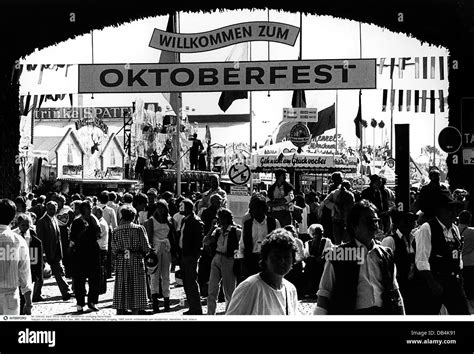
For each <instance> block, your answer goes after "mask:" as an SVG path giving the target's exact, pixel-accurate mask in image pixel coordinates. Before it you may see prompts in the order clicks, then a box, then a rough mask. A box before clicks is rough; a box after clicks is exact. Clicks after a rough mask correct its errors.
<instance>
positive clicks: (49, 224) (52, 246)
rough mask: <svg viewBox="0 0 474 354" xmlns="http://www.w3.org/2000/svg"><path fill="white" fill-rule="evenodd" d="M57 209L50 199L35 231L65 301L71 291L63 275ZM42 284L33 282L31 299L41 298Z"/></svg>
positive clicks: (37, 299) (69, 296) (39, 281)
mask: <svg viewBox="0 0 474 354" xmlns="http://www.w3.org/2000/svg"><path fill="white" fill-rule="evenodd" d="M57 210H58V204H57V203H56V202H53V201H50V202H48V203H47V204H46V213H45V214H44V216H43V217H42V218H41V219H39V220H38V222H37V224H36V233H37V236H38V238H39V239H40V240H41V242H42V243H43V249H44V252H45V254H46V262H48V263H49V265H50V266H51V272H52V274H53V275H54V277H55V278H56V282H57V284H58V287H59V290H60V291H61V295H62V297H63V300H64V301H67V300H69V299H70V298H71V293H70V290H69V285H68V283H67V282H66V278H65V277H64V268H63V265H62V261H61V260H62V258H63V252H62V245H61V237H60V231H59V224H58V220H57V219H56V212H57ZM42 286H43V281H42V280H41V279H40V280H38V281H37V282H36V283H35V288H34V292H33V301H41V300H43V298H42V296H41V288H42Z"/></svg>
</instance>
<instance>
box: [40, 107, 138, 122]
mask: <svg viewBox="0 0 474 354" xmlns="http://www.w3.org/2000/svg"><path fill="white" fill-rule="evenodd" d="M131 114H132V108H131V107H70V108H65V107H61V108H38V109H34V110H33V118H34V119H82V118H99V119H123V118H124V117H129V116H130V115H131Z"/></svg>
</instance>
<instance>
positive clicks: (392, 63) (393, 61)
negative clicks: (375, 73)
mask: <svg viewBox="0 0 474 354" xmlns="http://www.w3.org/2000/svg"><path fill="white" fill-rule="evenodd" d="M394 69H395V58H390V78H391V79H392V78H393V70H394Z"/></svg>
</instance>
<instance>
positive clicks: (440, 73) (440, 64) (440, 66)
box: [439, 57, 444, 80]
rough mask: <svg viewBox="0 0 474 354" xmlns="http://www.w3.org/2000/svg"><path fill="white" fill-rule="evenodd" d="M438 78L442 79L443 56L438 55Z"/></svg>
mask: <svg viewBox="0 0 474 354" xmlns="http://www.w3.org/2000/svg"><path fill="white" fill-rule="evenodd" d="M439 79H440V80H444V57H439Z"/></svg>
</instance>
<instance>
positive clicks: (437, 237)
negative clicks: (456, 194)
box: [415, 193, 469, 315]
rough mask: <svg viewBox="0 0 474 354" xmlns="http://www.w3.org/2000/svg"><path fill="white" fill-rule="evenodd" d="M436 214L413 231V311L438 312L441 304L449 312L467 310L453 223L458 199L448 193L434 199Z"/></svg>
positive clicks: (462, 313) (424, 313)
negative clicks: (416, 298) (414, 266)
mask: <svg viewBox="0 0 474 354" xmlns="http://www.w3.org/2000/svg"><path fill="white" fill-rule="evenodd" d="M433 203H434V204H435V217H434V218H432V219H430V220H429V221H427V222H425V223H424V224H423V225H421V227H420V228H419V229H418V231H417V232H416V234H415V243H416V252H415V265H416V268H417V270H418V271H417V272H416V277H417V284H418V289H417V295H418V301H417V307H416V311H417V313H416V314H420V315H437V314H439V313H440V310H441V307H442V305H444V306H445V308H446V310H447V311H448V313H449V314H451V315H467V314H469V309H468V304H467V300H466V295H465V293H464V289H463V286H462V274H461V262H462V261H461V259H462V241H461V237H460V233H459V229H458V227H457V226H456V225H455V223H454V222H455V220H456V217H457V208H458V205H459V203H458V202H456V201H454V200H453V199H452V198H451V197H450V196H449V195H448V194H445V193H439V194H438V198H435V199H434V200H433Z"/></svg>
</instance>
